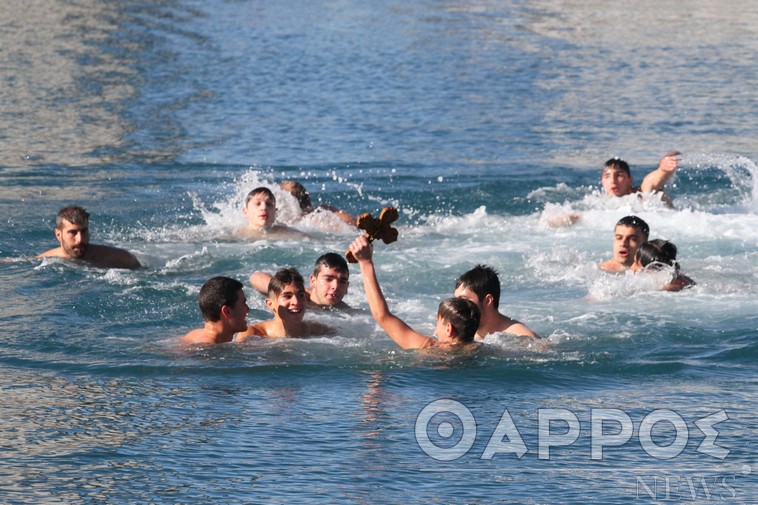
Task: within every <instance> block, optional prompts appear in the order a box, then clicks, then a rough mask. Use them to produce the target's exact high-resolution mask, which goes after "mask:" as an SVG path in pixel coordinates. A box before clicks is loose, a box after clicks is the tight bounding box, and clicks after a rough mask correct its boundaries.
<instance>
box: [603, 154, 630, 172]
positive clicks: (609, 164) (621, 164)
mask: <svg viewBox="0 0 758 505" xmlns="http://www.w3.org/2000/svg"><path fill="white" fill-rule="evenodd" d="M611 168H615V169H616V170H623V171H624V172H626V175H628V176H629V177H631V176H632V172H631V170H629V163H627V162H626V161H624V160H622V159H621V158H619V157H615V158H611V159H609V160H608V161H606V162H605V164H604V165H603V169H602V170H601V171H600V173H603V172H605V171H606V170H607V169H611Z"/></svg>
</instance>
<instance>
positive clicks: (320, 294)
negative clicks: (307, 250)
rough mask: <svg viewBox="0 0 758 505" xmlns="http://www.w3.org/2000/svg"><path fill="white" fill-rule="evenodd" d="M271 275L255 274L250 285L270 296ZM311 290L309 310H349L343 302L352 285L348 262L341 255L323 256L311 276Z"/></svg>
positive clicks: (309, 290)
mask: <svg viewBox="0 0 758 505" xmlns="http://www.w3.org/2000/svg"><path fill="white" fill-rule="evenodd" d="M270 281H271V274H269V273H266V272H254V273H253V274H252V275H251V276H250V284H251V285H252V286H253V288H254V289H255V290H256V291H258V292H259V293H262V294H268V283H269V282H270ZM310 284H311V287H310V289H308V288H306V290H305V291H306V293H307V294H308V300H307V303H308V308H309V309H313V308H322V309H327V308H331V309H349V308H350V307H349V306H348V305H347V304H346V303H345V302H344V301H343V300H342V299H343V298H344V297H345V295H347V289H348V286H349V285H350V270H349V269H348V267H347V261H345V258H344V257H343V256H342V255H341V254H337V253H334V252H328V253H326V254H322V255H321V256H319V257H318V259H317V260H316V264H315V267H314V269H313V273H312V274H311V276H310Z"/></svg>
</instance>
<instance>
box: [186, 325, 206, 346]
mask: <svg viewBox="0 0 758 505" xmlns="http://www.w3.org/2000/svg"><path fill="white" fill-rule="evenodd" d="M179 342H180V343H181V344H183V345H195V344H207V343H209V337H208V332H206V331H205V329H204V328H197V329H194V330H192V331H191V332H189V333H187V334H186V335H184V336H183V337H181V338H180V339H179Z"/></svg>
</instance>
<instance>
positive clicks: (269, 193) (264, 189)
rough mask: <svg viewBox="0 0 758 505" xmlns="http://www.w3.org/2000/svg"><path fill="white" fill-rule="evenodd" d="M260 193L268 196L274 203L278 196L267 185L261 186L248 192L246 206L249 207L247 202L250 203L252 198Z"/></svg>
mask: <svg viewBox="0 0 758 505" xmlns="http://www.w3.org/2000/svg"><path fill="white" fill-rule="evenodd" d="M260 194H264V195H266V196H268V197H269V199H270V200H273V201H274V203H276V196H274V193H273V192H272V191H271V190H270V189H268V188H267V187H265V186H259V187H257V188H255V189H254V190H252V191H251V192H250V193H248V194H247V196H246V197H245V207H247V204H248V203H250V200H252V199H253V197H254V196H255V195H260Z"/></svg>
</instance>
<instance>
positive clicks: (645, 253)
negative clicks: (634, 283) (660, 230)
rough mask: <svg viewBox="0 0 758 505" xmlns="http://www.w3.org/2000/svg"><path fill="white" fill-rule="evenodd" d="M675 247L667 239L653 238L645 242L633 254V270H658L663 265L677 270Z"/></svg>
mask: <svg viewBox="0 0 758 505" xmlns="http://www.w3.org/2000/svg"><path fill="white" fill-rule="evenodd" d="M676 254H677V249H676V246H675V245H674V244H672V243H671V242H669V241H668V240H662V239H655V240H651V241H649V242H645V243H644V244H642V245H641V246H640V247H639V248H638V249H637V253H636V254H635V255H634V266H635V268H634V270H635V271H639V270H660V269H662V268H665V267H674V271H675V272H678V271H679V264H678V263H677V262H676Z"/></svg>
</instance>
